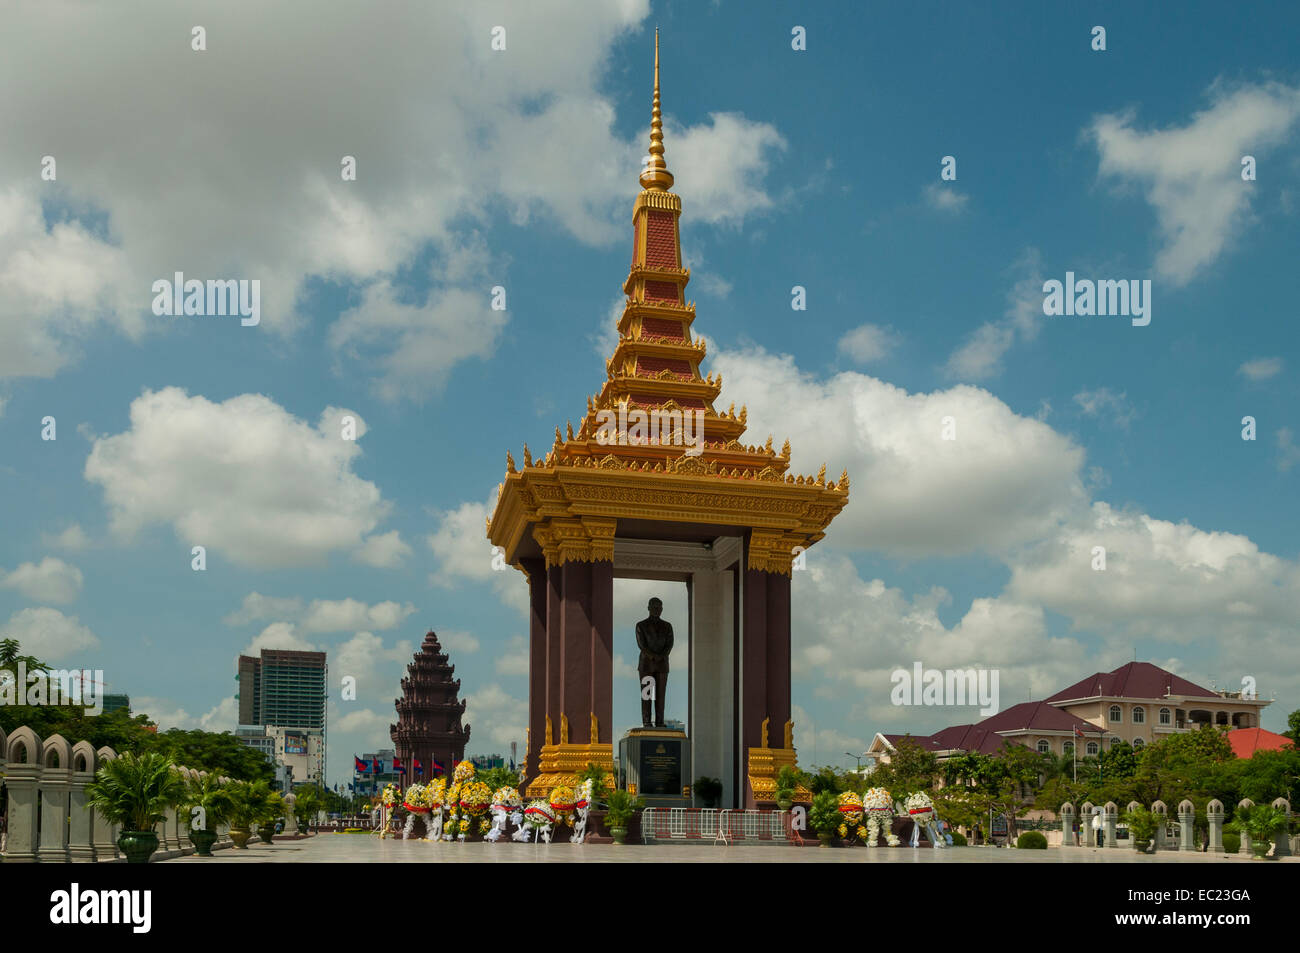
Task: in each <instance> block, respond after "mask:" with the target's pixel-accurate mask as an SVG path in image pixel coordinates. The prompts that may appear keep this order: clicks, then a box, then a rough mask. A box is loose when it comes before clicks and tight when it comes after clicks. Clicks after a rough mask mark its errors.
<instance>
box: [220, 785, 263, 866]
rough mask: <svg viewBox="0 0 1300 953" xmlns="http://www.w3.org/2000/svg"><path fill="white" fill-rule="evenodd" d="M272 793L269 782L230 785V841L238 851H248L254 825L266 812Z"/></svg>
mask: <svg viewBox="0 0 1300 953" xmlns="http://www.w3.org/2000/svg"><path fill="white" fill-rule="evenodd" d="M271 793H272V792H271V785H270V783H269V782H267V781H236V782H235V783H234V784H231V785H230V791H229V795H230V839H231V840H232V841H234V842H235V848H236V849H237V850H247V849H248V839H249V838H250V837H252V836H253V830H252V828H253V825H254V824H256V823H257V821H258V820H259V819H260V818H261V817H262V815H263V814H264V813H265V812H266V810H267V805H268V804H269V802H270V799H271Z"/></svg>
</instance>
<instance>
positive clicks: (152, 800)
mask: <svg viewBox="0 0 1300 953" xmlns="http://www.w3.org/2000/svg"><path fill="white" fill-rule="evenodd" d="M174 767H175V765H174V763H173V762H172V759H171V758H166V757H163V756H162V755H160V754H157V753H154V752H150V753H149V754H143V755H135V754H131V753H127V754H124V755H122V756H121V757H120V758H114V759H113V760H112V761H109V762H107V763H105V764H104V765H103V767H101V768H100V769H99V770H98V771H97V772H96V773H95V780H93V781H91V782H90V783H89V784H88V785H86V799H87V802H88V803H89V805H90V806H91V807H93V808H94V809H95V810H96V811H98V812H99V814H100V816H101V817H103V818H104V820H106V821H108V823H110V824H118V825H120V826H121V828H122V833H121V834H120V835H119V836H118V839H117V846H118V848H119V849H120V850H121V851H122V853H123V854H125V855H126V862H127V863H128V864H147V863H148V862H149V857H150V855H151V854H153V852H154V851H156V850H157V849H158V835H157V834H155V833H154V830H153V828H154V825H155V824H157V823H158V822H159V821H161V820H162V819H163V818H164V817H165V816H166V811H167V808H169V807H171V806H172V805H174V804H179V803H181V802H182V801H183V800H184V799H185V788H184V785H183V784H182V782H181V777H180V775H179V774H177V773H176V771H175V770H174Z"/></svg>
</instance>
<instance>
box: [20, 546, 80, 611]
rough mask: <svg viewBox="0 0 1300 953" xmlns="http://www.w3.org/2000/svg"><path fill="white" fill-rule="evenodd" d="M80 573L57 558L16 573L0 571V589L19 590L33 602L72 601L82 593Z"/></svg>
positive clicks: (29, 566)
mask: <svg viewBox="0 0 1300 953" xmlns="http://www.w3.org/2000/svg"><path fill="white" fill-rule="evenodd" d="M82 581H83V580H82V576H81V570H80V569H78V568H77V567H76V566H73V565H70V564H69V563H65V562H64V561H63V560H62V559H59V558H57V557H55V556H46V557H45V558H44V559H42V560H41V561H40V563H39V564H37V563H23V564H22V565H21V566H19V567H18V568H17V569H15V570H14V571H13V572H9V573H6V572H5V571H4V570H2V569H0V587H3V588H5V589H16V590H18V591H19V592H21V593H22V594H23V595H24V596H26V597H27V598H28V599H31V600H32V601H34V602H58V603H64V602H72V601H73V600H74V599H76V598H77V595H78V594H79V593H80V592H81V585H82Z"/></svg>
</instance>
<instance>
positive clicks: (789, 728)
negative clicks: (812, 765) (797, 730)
mask: <svg viewBox="0 0 1300 953" xmlns="http://www.w3.org/2000/svg"><path fill="white" fill-rule="evenodd" d="M784 746H785V747H786V748H794V721H793V719H792V720H790V721H787V722H786V723H785V745H784Z"/></svg>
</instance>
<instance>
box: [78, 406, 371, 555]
mask: <svg viewBox="0 0 1300 953" xmlns="http://www.w3.org/2000/svg"><path fill="white" fill-rule="evenodd" d="M360 453H361V450H360V448H359V447H358V445H357V443H356V442H355V441H351V440H344V439H342V438H341V437H340V436H339V434H338V433H337V431H336V430H334V429H333V428H332V427H329V426H327V427H326V428H325V429H320V428H319V427H312V426H311V425H309V424H307V423H306V422H304V421H302V420H300V419H299V418H297V417H294V416H293V415H292V414H290V413H289V412H288V411H286V410H285V409H284V408H282V407H281V406H279V405H278V404H276V403H275V402H274V401H272V400H270V399H269V398H267V397H264V396H262V395H260V394H243V395H240V396H238V397H232V398H230V399H229V400H226V401H223V402H222V403H213V402H212V401H210V400H208V399H207V398H205V397H201V396H195V397H191V396H189V395H188V394H187V393H186V392H185V391H183V390H181V389H180V388H177V387H167V388H164V389H163V390H160V391H145V392H144V393H143V394H142V395H141V396H140V397H137V398H136V399H135V400H134V401H132V402H131V427H130V429H128V430H127V431H125V432H124V433H121V434H117V435H114V436H109V437H101V438H98V439H96V440H95V443H94V447H93V448H92V449H91V452H90V456H89V458H88V459H87V460H86V468H85V475H86V479H87V480H89V481H91V482H92V483H98V484H100V485H101V486H102V487H103V489H104V496H105V500H106V502H107V503H108V507H109V511H110V522H111V526H112V528H113V530H114V531H115V532H116V533H117V534H119V535H120V536H123V537H130V536H131V535H133V534H134V533H135V532H137V531H138V530H140V529H142V528H144V527H146V526H150V525H153V524H158V523H169V524H171V526H172V528H173V529H174V531H175V533H176V536H177V538H178V540H180V541H181V543H182V544H183V545H184V546H185V547H186V548H187V549H188V547H190V546H194V545H202V546H206V547H207V549H208V557H209V559H211V558H212V556H213V555H214V553H218V554H221V555H223V556H226V557H228V558H229V559H230V560H232V561H233V562H235V563H238V564H241V565H245V566H252V567H256V568H275V567H284V566H304V565H319V564H321V563H323V562H324V561H325V559H326V557H327V556H328V554H329V553H330V552H331V551H333V550H335V549H355V548H356V547H357V546H358V545H360V544H361V541H362V539H363V538H364V537H365V536H366V535H367V534H368V533H370V532H371V531H372V530H373V529H374V528H375V526H376V525H377V524H378V523H379V522H380V520H382V519H383V518H384V517H385V515H386V514H387V512H388V504H387V503H386V502H385V501H384V500H383V499H382V497H381V495H380V492H379V488H378V487H376V486H375V485H374V484H373V483H371V482H370V481H368V480H362V479H361V478H360V477H358V476H357V475H356V474H355V473H353V472H352V466H353V464H354V463H355V462H356V459H357V457H358V456H359V455H360Z"/></svg>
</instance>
